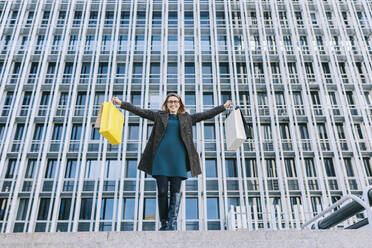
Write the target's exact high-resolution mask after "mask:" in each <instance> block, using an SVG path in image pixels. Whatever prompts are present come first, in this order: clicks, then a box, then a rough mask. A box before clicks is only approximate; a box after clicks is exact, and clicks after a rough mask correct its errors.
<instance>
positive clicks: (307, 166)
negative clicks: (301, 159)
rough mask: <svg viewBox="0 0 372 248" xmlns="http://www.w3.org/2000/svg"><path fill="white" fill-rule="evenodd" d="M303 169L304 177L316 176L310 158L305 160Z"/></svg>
mask: <svg viewBox="0 0 372 248" xmlns="http://www.w3.org/2000/svg"><path fill="white" fill-rule="evenodd" d="M305 169H306V176H308V177H316V176H317V173H316V170H315V165H314V160H313V159H312V158H305Z"/></svg>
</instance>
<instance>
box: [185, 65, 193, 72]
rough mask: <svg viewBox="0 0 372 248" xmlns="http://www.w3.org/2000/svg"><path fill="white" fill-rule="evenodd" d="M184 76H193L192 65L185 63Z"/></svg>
mask: <svg viewBox="0 0 372 248" xmlns="http://www.w3.org/2000/svg"><path fill="white" fill-rule="evenodd" d="M185 74H195V66H194V63H185Z"/></svg>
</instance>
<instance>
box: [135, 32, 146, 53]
mask: <svg viewBox="0 0 372 248" xmlns="http://www.w3.org/2000/svg"><path fill="white" fill-rule="evenodd" d="M144 49H145V37H144V36H143V35H136V40H135V50H136V51H144Z"/></svg>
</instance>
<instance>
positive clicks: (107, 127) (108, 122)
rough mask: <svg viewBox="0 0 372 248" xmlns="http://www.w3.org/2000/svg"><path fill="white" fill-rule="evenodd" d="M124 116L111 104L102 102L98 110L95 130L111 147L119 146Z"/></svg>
mask: <svg viewBox="0 0 372 248" xmlns="http://www.w3.org/2000/svg"><path fill="white" fill-rule="evenodd" d="M123 124H124V115H123V114H122V113H121V112H120V111H119V110H118V109H117V108H116V107H115V106H114V104H113V103H112V102H104V103H103V104H102V106H101V109H100V110H99V113H98V117H97V120H96V123H95V125H94V127H95V128H99V133H100V134H102V135H103V137H105V138H106V139H107V140H108V142H110V144H111V145H119V144H120V143H121V137H122V134H123Z"/></svg>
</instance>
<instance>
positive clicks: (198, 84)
mask: <svg viewBox="0 0 372 248" xmlns="http://www.w3.org/2000/svg"><path fill="white" fill-rule="evenodd" d="M371 9H372V3H371V1H367V0H354V1H342V0H340V1H336V0H309V1H305V0H291V1H290V0H288V1H282V0H260V1H248V0H246V1H235V0H233V1H228V0H184V1H181V0H178V1H177V0H171V1H160V0H153V1H142V0H135V1H131V0H122V1H112V0H99V1H98V0H94V1H81V0H69V1H67V0H54V1H51V0H39V1H34V0H30V1H0V20H1V22H0V38H1V40H0V114H1V116H0V232H56V231H62V232H75V231H131V230H135V231H141V230H157V229H158V225H159V223H158V222H159V220H158V218H159V217H158V215H157V204H156V183H155V180H154V179H153V178H152V177H151V176H148V175H145V174H144V173H143V172H140V171H138V170H137V164H138V161H139V158H140V156H141V153H142V151H143V149H144V146H145V144H146V141H147V139H148V137H149V133H150V131H151V128H152V124H153V123H152V122H150V121H147V120H144V119H141V118H139V117H137V116H135V115H133V114H131V113H128V112H126V111H123V113H124V115H125V124H124V132H123V142H122V144H121V145H117V146H112V145H110V144H109V143H108V142H107V141H106V140H104V138H103V137H102V136H101V135H100V134H99V132H98V130H97V129H95V128H94V127H93V125H94V122H95V120H96V118H97V114H98V112H99V109H100V106H101V104H102V102H104V101H108V100H109V99H110V98H111V97H112V96H117V97H119V98H120V99H122V100H125V101H129V102H131V103H132V104H135V105H137V106H139V107H142V108H151V109H154V110H155V109H159V105H160V104H161V103H162V100H163V99H164V97H165V95H166V94H167V93H169V92H177V93H179V94H180V95H181V96H182V97H183V98H184V100H185V102H186V107H187V109H188V110H189V111H190V112H191V113H194V112H200V111H205V110H207V109H210V108H212V107H213V106H216V105H219V104H222V103H224V102H225V101H226V100H227V99H232V101H233V103H234V104H235V105H237V106H240V107H241V109H242V111H243V114H244V116H245V118H246V121H247V123H248V128H249V133H248V139H247V141H246V142H245V143H244V145H242V147H241V148H240V149H239V150H237V151H228V150H226V144H225V142H224V141H225V137H224V119H225V118H226V113H223V114H221V115H218V116H217V117H216V118H213V119H211V120H207V121H204V122H201V123H198V124H196V125H195V126H194V129H193V135H194V141H195V144H196V147H197V150H198V152H199V154H200V158H201V164H202V171H203V174H202V175H200V176H198V177H197V178H191V177H190V178H189V179H188V180H187V181H185V182H184V183H183V185H182V201H181V210H180V218H179V229H181V230H223V229H225V228H226V219H227V216H228V213H229V211H230V208H231V207H232V206H241V207H242V208H244V209H246V211H247V214H248V223H247V228H249V229H250V230H256V229H290V228H299V227H300V225H301V223H304V221H305V220H308V219H309V218H310V217H311V216H313V215H314V214H316V213H319V211H321V209H324V208H325V207H326V206H328V205H329V204H330V203H331V202H334V201H335V200H337V199H340V198H341V197H342V196H343V195H345V194H349V193H353V194H357V195H360V194H361V192H362V191H363V189H365V188H366V187H367V186H368V185H370V184H372V158H371V155H372V150H371V144H372V129H371V124H372V120H371V119H372V80H371V79H372V66H371V65H372V64H371V59H372V58H371V55H372V44H371V43H372V41H371V24H372V21H371V18H372V16H371V13H372V11H371ZM170 152H171V151H170ZM360 217H361V216H360Z"/></svg>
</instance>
